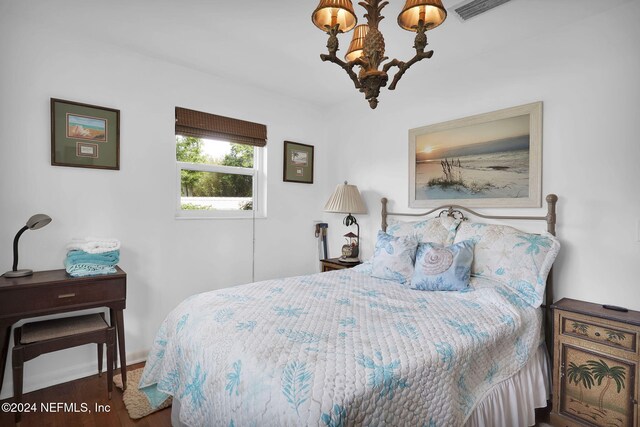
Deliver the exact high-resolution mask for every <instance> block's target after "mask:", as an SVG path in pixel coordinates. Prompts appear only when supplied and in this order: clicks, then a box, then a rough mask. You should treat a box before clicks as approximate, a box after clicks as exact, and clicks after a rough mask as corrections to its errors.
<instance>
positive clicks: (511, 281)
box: [455, 222, 560, 307]
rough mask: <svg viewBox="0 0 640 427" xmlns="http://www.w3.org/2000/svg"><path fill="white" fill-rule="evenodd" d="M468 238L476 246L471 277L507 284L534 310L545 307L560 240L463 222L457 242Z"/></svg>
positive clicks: (500, 227)
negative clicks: (541, 306) (546, 289)
mask: <svg viewBox="0 0 640 427" xmlns="http://www.w3.org/2000/svg"><path fill="white" fill-rule="evenodd" d="M469 239H471V240H473V241H474V242H475V243H476V245H475V248H474V250H473V263H472V264H471V274H472V275H474V276H479V277H487V278H489V279H492V280H496V281H499V282H501V283H503V284H505V285H507V286H508V287H510V288H511V289H512V290H513V291H515V292H516V294H518V295H519V296H520V297H521V298H522V299H523V300H524V301H526V302H527V303H528V304H529V305H531V306H533V307H539V306H540V304H542V300H543V296H544V291H545V287H546V280H547V275H548V274H549V270H551V265H552V264H553V261H554V260H555V259H556V256H557V255H558V251H559V250H560V242H559V241H558V239H556V238H555V237H554V236H552V235H551V234H549V233H544V234H542V235H540V234H530V233H525V232H523V231H520V230H517V229H515V228H513V227H509V226H506V225H492V224H481V223H467V222H464V223H462V224H461V225H460V227H458V232H457V234H456V237H455V242H461V241H463V240H469Z"/></svg>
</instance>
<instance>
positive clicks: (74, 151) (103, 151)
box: [51, 98, 120, 170]
mask: <svg viewBox="0 0 640 427" xmlns="http://www.w3.org/2000/svg"><path fill="white" fill-rule="evenodd" d="M51 164H52V165H54V166H72V167H79V168H96V169H116V170H117V169H120V111H119V110H114V109H112V108H105V107H98V106H96V105H89V104H81V103H78V102H72V101H64V100H62V99H54V98H51Z"/></svg>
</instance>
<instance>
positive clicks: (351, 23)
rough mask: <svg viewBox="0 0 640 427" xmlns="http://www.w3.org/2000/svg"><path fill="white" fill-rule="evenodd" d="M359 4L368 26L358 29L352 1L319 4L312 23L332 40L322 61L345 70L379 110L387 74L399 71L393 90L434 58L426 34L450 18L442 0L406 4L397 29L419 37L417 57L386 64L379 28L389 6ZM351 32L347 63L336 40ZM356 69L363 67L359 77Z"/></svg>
mask: <svg viewBox="0 0 640 427" xmlns="http://www.w3.org/2000/svg"><path fill="white" fill-rule="evenodd" d="M358 4H359V5H360V6H362V7H363V8H364V9H365V10H366V12H367V13H366V14H365V15H364V17H365V18H366V19H367V23H366V24H360V25H356V24H357V22H358V18H357V17H356V15H355V13H354V10H353V4H352V3H351V0H320V3H319V4H318V7H317V8H316V9H315V10H314V11H313V14H312V15H311V20H312V21H313V23H314V25H315V26H316V27H318V28H319V29H320V30H322V31H324V32H325V33H327V35H328V36H329V39H328V41H327V49H328V50H329V53H328V54H321V55H320V59H322V61H329V62H333V63H334V64H337V65H339V66H340V67H342V68H343V69H344V70H345V71H346V72H347V74H348V75H349V77H350V78H351V80H352V81H353V83H354V85H355V87H356V89H358V90H359V91H360V92H363V93H364V96H365V98H366V99H367V101H369V106H370V107H371V108H376V107H377V106H378V96H379V95H380V89H381V88H383V87H385V86H386V85H387V82H388V80H389V74H388V72H389V70H391V68H393V67H397V68H398V69H397V71H396V73H395V75H394V76H393V80H392V81H391V84H390V85H389V90H394V89H395V88H396V85H397V84H398V81H399V80H400V78H402V76H403V75H404V73H405V72H406V71H407V69H409V67H411V66H412V65H413V64H415V63H416V62H418V61H421V60H423V59H425V58H431V56H433V50H429V51H426V52H425V48H426V47H427V44H428V43H427V35H426V31H428V30H432V29H434V28H436V27H438V26H439V25H440V24H442V23H443V22H444V20H445V19H446V18H447V11H446V9H445V8H444V6H443V5H442V0H406V3H405V5H404V7H403V8H402V11H401V12H400V14H399V15H398V25H399V26H400V28H402V29H405V30H407V31H412V32H415V33H416V37H415V40H414V44H413V47H414V49H415V50H416V54H415V56H414V57H413V58H411V59H410V60H409V61H407V62H403V61H399V60H397V59H392V60H390V61H387V60H388V59H389V58H388V57H386V56H385V43H384V37H383V35H382V33H381V32H380V30H379V29H378V25H379V24H380V21H381V20H382V19H383V18H384V16H382V15H381V11H382V9H383V8H384V7H385V6H386V5H387V4H389V2H388V1H380V0H363V1H361V2H360V3H358ZM352 29H353V30H354V32H353V38H352V40H351V44H350V45H349V49H348V50H347V54H346V55H345V60H346V62H345V61H343V60H342V59H340V58H338V56H337V52H338V50H339V42H338V37H337V36H338V34H340V33H346V32H349V31H351V30H352ZM385 61H387V62H385ZM356 66H359V67H360V71H359V72H358V73H356V72H355V71H354V70H353V69H354V67H356Z"/></svg>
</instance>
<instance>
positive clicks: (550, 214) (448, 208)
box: [380, 194, 558, 354]
mask: <svg viewBox="0 0 640 427" xmlns="http://www.w3.org/2000/svg"><path fill="white" fill-rule="evenodd" d="M545 200H546V202H547V214H546V215H545V216H516V215H508V216H503V215H485V214H481V213H479V212H476V211H473V210H471V209H469V208H465V207H464V206H459V205H445V206H439V207H437V208H434V209H431V210H430V211H428V212H424V213H400V212H389V211H388V210H387V199H386V198H384V197H383V198H382V199H381V200H380V202H381V203H382V224H381V228H382V231H387V225H388V224H387V217H388V216H389V215H394V216H408V217H421V216H427V215H431V214H432V213H434V212H438V211H440V212H439V214H438V216H441V215H447V216H451V217H454V218H459V219H463V220H466V219H467V217H465V216H464V212H467V213H469V214H471V215H473V216H476V217H478V218H484V219H495V220H516V221H517V220H521V221H545V222H546V223H547V231H548V232H549V233H550V234H552V235H554V236H555V235H556V204H557V202H558V196H556V195H555V194H549V195H547V197H545ZM552 273H553V270H552V271H549V276H547V285H546V288H545V303H544V304H542V306H541V307H543V308H544V310H545V337H546V342H547V349H548V350H549V352H550V353H551V354H553V349H552V343H553V330H552V329H551V322H552V319H553V318H552V315H551V304H553V274H552Z"/></svg>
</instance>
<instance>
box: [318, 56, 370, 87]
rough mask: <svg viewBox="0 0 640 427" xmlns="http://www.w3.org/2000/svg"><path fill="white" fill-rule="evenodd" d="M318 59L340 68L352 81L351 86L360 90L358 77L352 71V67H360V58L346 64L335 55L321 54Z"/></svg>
mask: <svg viewBox="0 0 640 427" xmlns="http://www.w3.org/2000/svg"><path fill="white" fill-rule="evenodd" d="M320 59H322V60H323V61H329V62H333V63H334V64H336V65H338V66H340V67H341V68H342V69H343V70H345V71H346V72H347V74H348V75H349V77H350V78H351V80H353V84H354V85H355V87H356V89H360V88H361V87H362V86H361V85H360V81H359V80H358V75H357V74H356V73H355V72H354V71H353V67H354V66H356V65H360V58H358V59H356V60H354V61H350V62H348V63H347V62H344V61H343V60H341V59H340V58H338V57H337V56H336V55H335V54H334V55H327V54H325V53H323V54H320Z"/></svg>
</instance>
